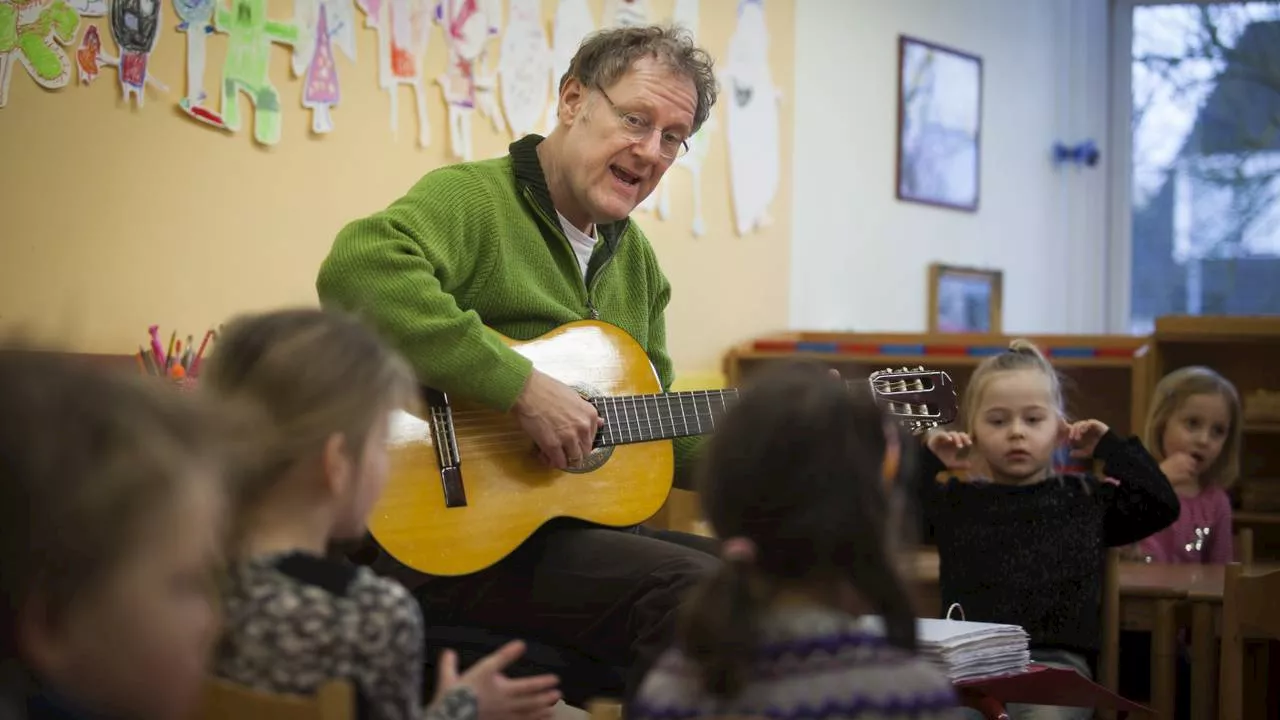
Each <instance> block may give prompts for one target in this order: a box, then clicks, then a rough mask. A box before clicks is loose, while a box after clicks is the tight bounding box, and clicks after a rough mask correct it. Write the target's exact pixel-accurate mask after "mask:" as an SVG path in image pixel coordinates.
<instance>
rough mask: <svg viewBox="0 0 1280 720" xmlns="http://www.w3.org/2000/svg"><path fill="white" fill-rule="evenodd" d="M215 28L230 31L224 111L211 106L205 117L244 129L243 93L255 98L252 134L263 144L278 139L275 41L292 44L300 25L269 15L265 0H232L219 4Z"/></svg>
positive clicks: (230, 127) (224, 73) (224, 68)
mask: <svg viewBox="0 0 1280 720" xmlns="http://www.w3.org/2000/svg"><path fill="white" fill-rule="evenodd" d="M214 27H215V29H216V30H217V31H218V32H220V33H226V34H227V35H229V36H230V39H229V40H228V41H227V59H226V62H224V63H223V65H222V114H221V115H220V116H213V115H212V113H209V112H208V111H207V110H206V111H205V112H204V115H208V116H209V117H201V116H196V115H193V117H196V119H198V120H200V121H201V122H204V123H208V124H212V125H215V126H220V127H224V128H226V129H227V130H231V131H232V132H235V131H237V130H239V129H240V93H241V92H243V93H245V94H246V95H248V96H249V101H250V102H252V103H253V138H254V139H255V140H257V141H258V142H260V143H262V144H263V145H275V144H276V143H278V142H280V92H279V91H278V90H276V88H275V86H274V85H272V84H271V72H270V71H271V44H272V43H280V44H282V45H293V44H294V43H296V42H297V41H298V26H297V25H294V24H293V23H291V22H282V21H279V20H268V19H267V0H232V2H231V7H230V8H229V9H228V8H224V7H219V8H218V12H217V14H216V15H215V16H214Z"/></svg>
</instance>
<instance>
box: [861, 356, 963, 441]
mask: <svg viewBox="0 0 1280 720" xmlns="http://www.w3.org/2000/svg"><path fill="white" fill-rule="evenodd" d="M867 384H868V385H870V386H871V396H872V397H873V398H875V401H876V403H877V404H878V405H880V406H881V407H882V408H884V410H885V412H886V413H888V414H889V415H890V416H891V417H894V418H896V419H897V420H898V422H899V423H901V424H902V425H904V426H905V427H907V429H909V430H912V431H920V430H927V429H929V428H931V427H936V426H938V425H946V424H947V423H950V422H953V421H954V420H955V419H956V408H957V403H956V386H955V384H954V383H952V382H951V376H950V375H948V374H946V373H945V372H942V371H940V370H925V369H924V368H923V367H916V368H914V369H913V368H905V367H904V368H900V369H898V370H894V369H893V368H885V369H884V370H877V371H875V372H873V373H871V377H869V378H867Z"/></svg>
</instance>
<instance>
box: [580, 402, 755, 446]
mask: <svg viewBox="0 0 1280 720" xmlns="http://www.w3.org/2000/svg"><path fill="white" fill-rule="evenodd" d="M737 399H738V391H737V390H736V389H734V388H729V389H726V390H684V391H681V392H671V393H654V394H652V395H621V396H616V397H597V398H592V399H591V404H592V405H595V407H596V411H597V412H599V413H600V417H602V418H604V427H603V428H601V430H600V432H599V433H597V434H596V441H595V445H596V447H609V446H612V445H628V444H631V443H641V442H649V441H651V440H673V439H675V438H681V437H690V436H694V435H706V434H708V433H710V432H712V431H713V430H715V429H716V421H717V420H718V419H719V416H721V415H723V414H724V413H725V411H726V410H728V409H729V406H730V405H731V404H732V403H733V402H734V401H735V400H737Z"/></svg>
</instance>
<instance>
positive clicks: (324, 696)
mask: <svg viewBox="0 0 1280 720" xmlns="http://www.w3.org/2000/svg"><path fill="white" fill-rule="evenodd" d="M355 716H356V709H355V691H354V689H353V688H352V687H351V683H349V682H347V681H345V680H330V681H329V682H327V683H325V684H324V685H321V686H320V689H319V690H317V691H316V693H315V694H314V695H283V694H274V693H267V692H262V691H261V690H254V689H252V688H248V687H245V686H243V685H237V684H235V683H232V682H229V681H227V680H223V679H221V678H209V679H208V680H206V681H205V686H204V697H203V698H202V699H201V703H200V710H199V712H198V714H197V716H196V720H353V718H355Z"/></svg>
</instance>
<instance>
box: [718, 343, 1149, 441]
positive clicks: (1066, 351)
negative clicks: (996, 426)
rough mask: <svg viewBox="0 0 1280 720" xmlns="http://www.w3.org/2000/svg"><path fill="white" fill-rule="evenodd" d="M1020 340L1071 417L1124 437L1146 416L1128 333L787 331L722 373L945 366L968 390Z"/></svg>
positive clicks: (1140, 352)
mask: <svg viewBox="0 0 1280 720" xmlns="http://www.w3.org/2000/svg"><path fill="white" fill-rule="evenodd" d="M1014 337H1025V338H1026V339H1028V340H1030V341H1031V342H1033V343H1035V344H1036V346H1037V347H1039V348H1040V350H1041V351H1042V352H1044V353H1045V354H1046V355H1047V356H1048V357H1049V359H1050V361H1051V362H1053V364H1054V366H1055V367H1056V368H1057V369H1058V370H1059V373H1060V374H1061V375H1062V376H1063V390H1064V392H1065V394H1066V402H1067V412H1068V414H1069V415H1070V416H1071V417H1074V418H1081V419H1082V418H1087V417H1093V418H1097V419H1099V420H1102V421H1103V422H1105V423H1107V424H1109V425H1111V426H1112V427H1114V428H1115V430H1116V432H1119V433H1122V434H1130V433H1133V432H1136V431H1135V430H1134V428H1138V427H1140V426H1141V422H1142V414H1141V413H1138V414H1135V413H1134V412H1133V409H1134V408H1135V407H1137V403H1136V402H1135V400H1136V399H1137V398H1138V396H1139V395H1144V394H1145V392H1146V391H1147V386H1148V381H1147V379H1146V377H1145V372H1146V368H1147V365H1146V363H1145V362H1144V361H1143V358H1144V356H1145V350H1146V343H1147V340H1146V338H1138V337H1130V336H1124V335H1023V336H1014V335H987V334H934V333H865V334H864V333H817V332H796V333H782V334H777V335H769V336H765V337H760V338H757V339H755V340H752V341H749V342H746V343H743V344H742V345H739V346H738V347H735V348H733V349H731V350H730V351H729V352H728V354H727V355H726V356H725V365H724V373H725V378H726V381H727V382H728V384H729V386H730V387H733V386H737V385H739V384H740V383H741V382H742V380H743V379H744V378H746V377H748V376H750V374H751V373H752V372H753V371H754V370H757V369H759V368H760V367H761V366H762V365H765V364H768V363H771V362H778V361H780V360H794V359H811V360H817V361H820V362H823V363H826V364H827V365H829V366H831V367H833V368H836V369H838V370H840V372H841V373H844V374H848V375H855V376H856V375H864V376H865V375H868V374H870V373H871V372H873V371H875V370H882V369H884V368H887V367H895V368H896V367H903V366H907V367H915V366H917V365H923V366H924V367H926V368H927V369H930V370H943V371H946V372H947V374H949V375H950V376H951V379H952V380H953V381H954V382H955V383H956V391H957V393H959V394H960V395H963V393H964V385H965V383H966V382H968V379H969V377H970V375H971V374H972V373H973V370H974V368H976V367H977V365H978V363H980V362H982V360H983V359H984V358H986V357H989V356H991V355H993V354H996V353H1000V352H1004V351H1006V350H1007V349H1008V347H1009V342H1010V341H1011V340H1012V339H1013V338H1014ZM1142 407H1143V408H1145V405H1143V406H1142Z"/></svg>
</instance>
